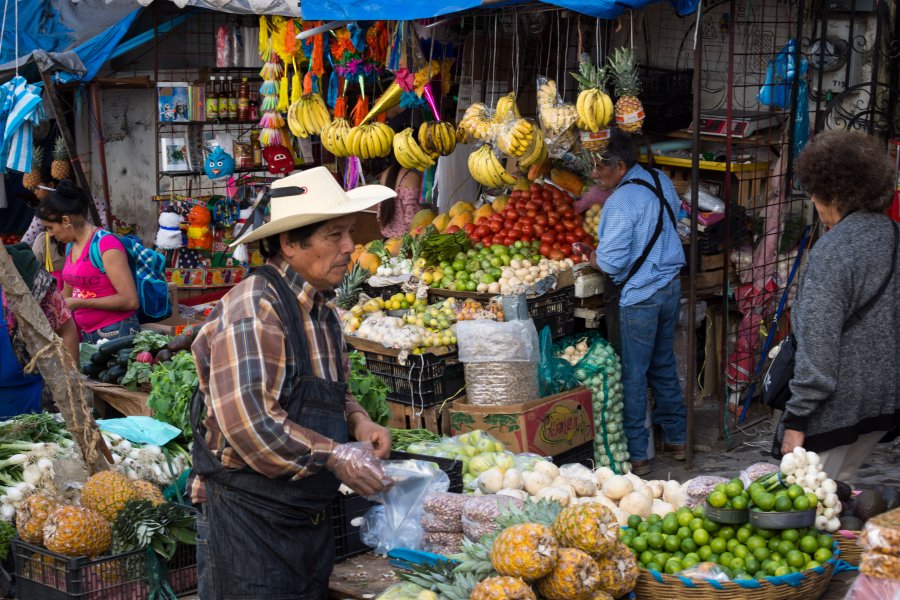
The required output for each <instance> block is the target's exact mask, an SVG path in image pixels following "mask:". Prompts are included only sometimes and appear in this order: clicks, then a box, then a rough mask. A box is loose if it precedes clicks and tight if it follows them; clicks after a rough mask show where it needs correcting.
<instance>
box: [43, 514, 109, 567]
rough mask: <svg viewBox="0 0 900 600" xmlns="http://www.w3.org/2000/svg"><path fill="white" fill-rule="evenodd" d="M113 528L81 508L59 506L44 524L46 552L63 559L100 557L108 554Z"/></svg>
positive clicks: (99, 516)
mask: <svg viewBox="0 0 900 600" xmlns="http://www.w3.org/2000/svg"><path fill="white" fill-rule="evenodd" d="M111 542H112V527H111V526H110V524H109V522H108V521H107V520H106V519H105V518H104V517H103V515H101V514H100V513H98V512H96V511H94V510H91V509H90V508H86V507H84V506H60V507H59V508H57V509H56V510H54V511H53V512H52V513H50V516H49V517H47V521H46V522H45V523H44V544H45V545H46V547H47V550H49V551H51V552H56V553H59V554H65V555H66V556H100V555H102V554H103V553H105V552H106V551H107V550H109V545H110V543H111Z"/></svg>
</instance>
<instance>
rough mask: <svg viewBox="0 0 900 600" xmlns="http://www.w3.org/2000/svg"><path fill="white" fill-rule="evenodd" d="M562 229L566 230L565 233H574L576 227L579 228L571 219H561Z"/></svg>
mask: <svg viewBox="0 0 900 600" xmlns="http://www.w3.org/2000/svg"><path fill="white" fill-rule="evenodd" d="M562 224H563V227H565V228H566V231H575V228H576V227H579V224H578V223H576V222H575V221H573V220H572V219H563V220H562Z"/></svg>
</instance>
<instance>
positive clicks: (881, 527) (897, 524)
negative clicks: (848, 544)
mask: <svg viewBox="0 0 900 600" xmlns="http://www.w3.org/2000/svg"><path fill="white" fill-rule="evenodd" d="M859 544H860V546H862V547H863V548H866V549H868V550H874V551H876V552H881V553H883V554H893V555H895V556H900V508H895V509H894V510H891V511H889V512H886V513H883V514H880V515H878V516H877V517H875V518H872V519H869V520H868V521H867V522H866V525H865V527H863V531H862V535H860V537H859Z"/></svg>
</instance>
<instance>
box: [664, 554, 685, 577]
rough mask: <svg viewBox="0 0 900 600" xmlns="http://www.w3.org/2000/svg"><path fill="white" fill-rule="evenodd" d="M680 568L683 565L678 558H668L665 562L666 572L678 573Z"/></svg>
mask: <svg viewBox="0 0 900 600" xmlns="http://www.w3.org/2000/svg"><path fill="white" fill-rule="evenodd" d="M682 568H683V567H682V564H681V561H680V560H678V559H677V558H672V559H669V561H668V562H667V563H666V573H668V574H669V575H674V574H675V573H678V572H679V571H681V570H682Z"/></svg>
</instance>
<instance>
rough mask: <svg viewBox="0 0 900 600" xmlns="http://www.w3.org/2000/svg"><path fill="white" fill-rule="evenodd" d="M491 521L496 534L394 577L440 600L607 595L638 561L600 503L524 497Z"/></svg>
mask: <svg viewBox="0 0 900 600" xmlns="http://www.w3.org/2000/svg"><path fill="white" fill-rule="evenodd" d="M498 524H499V525H500V527H501V528H502V529H501V531H500V532H499V534H494V535H488V536H485V537H484V538H482V539H481V540H479V541H478V542H472V541H469V540H465V541H464V542H463V550H462V552H461V553H460V554H458V555H455V556H452V557H450V558H451V561H444V562H439V563H436V564H434V565H431V566H416V567H413V571H412V572H403V573H400V575H401V577H403V578H404V579H406V580H408V581H411V582H413V583H415V584H417V585H419V586H421V587H423V588H425V589H427V590H431V591H433V592H435V593H436V594H438V596H439V597H440V598H443V599H445V600H465V599H466V598H469V599H471V600H536V598H537V595H538V594H539V595H540V597H541V598H543V599H545V600H612V599H613V598H620V597H622V596H624V595H626V594H628V593H629V592H630V591H631V590H632V589H634V586H635V584H636V583H637V579H638V575H639V570H638V564H637V561H636V559H635V557H634V555H633V554H632V552H631V551H630V550H629V549H628V547H627V546H625V545H624V544H623V543H622V542H620V541H619V539H618V524H617V523H616V519H615V517H614V516H613V514H612V512H611V511H610V510H609V509H608V508H606V507H605V506H603V505H601V504H596V503H586V504H578V505H575V506H569V507H567V508H562V506H561V505H560V504H558V503H556V502H554V501H549V500H542V501H540V502H538V503H534V502H528V503H526V505H525V507H524V508H523V509H514V508H509V509H503V514H502V515H501V517H500V518H499V519H498ZM535 592H537V594H536V593H535Z"/></svg>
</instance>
